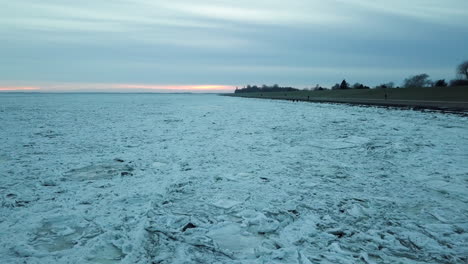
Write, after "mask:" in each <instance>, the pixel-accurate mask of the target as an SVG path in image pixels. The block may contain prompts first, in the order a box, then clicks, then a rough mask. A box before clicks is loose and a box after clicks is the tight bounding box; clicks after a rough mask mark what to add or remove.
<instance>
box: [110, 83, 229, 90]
mask: <svg viewBox="0 0 468 264" xmlns="http://www.w3.org/2000/svg"><path fill="white" fill-rule="evenodd" d="M114 87H115V88H120V89H150V90H198V91H201V90H204V91H211V90H230V89H234V86H229V85H146V84H119V85H115V86H114Z"/></svg>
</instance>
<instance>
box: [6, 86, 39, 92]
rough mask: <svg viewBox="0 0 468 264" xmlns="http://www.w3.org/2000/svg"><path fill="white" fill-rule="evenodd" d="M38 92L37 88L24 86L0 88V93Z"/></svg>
mask: <svg viewBox="0 0 468 264" xmlns="http://www.w3.org/2000/svg"><path fill="white" fill-rule="evenodd" d="M33 90H40V88H39V87H32V86H24V87H2V86H0V91H33Z"/></svg>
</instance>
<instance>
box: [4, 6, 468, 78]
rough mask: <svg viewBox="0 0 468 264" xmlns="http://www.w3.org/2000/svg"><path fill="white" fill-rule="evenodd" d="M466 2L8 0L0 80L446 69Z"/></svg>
mask: <svg viewBox="0 0 468 264" xmlns="http://www.w3.org/2000/svg"><path fill="white" fill-rule="evenodd" d="M466 10H468V1H463V0H448V1H437V0H429V1H427V0H414V1H403V0H395V1H391V2H389V1H383V0H374V1H371V0H346V1H345V0H331V1H326V2H325V1H315V0H292V1H279V0H269V1H266V0H257V1H246V0H238V1H227V0H221V1H220V0H217V1H214V0H213V1H210V0H200V1H184V0H181V1H169V0H159V1H150V0H133V1H129V0H120V1H105V2H102V1H91V0H79V1H73V2H71V1H67V2H64V1H60V0H44V1H36V0H22V1H9V2H6V3H4V4H2V8H1V9H0V17H2V19H1V20H0V43H1V44H0V45H1V49H0V57H1V58H2V63H1V64H0V86H5V85H3V84H8V85H10V86H11V85H16V86H22V84H24V83H26V84H27V85H28V86H34V85H35V83H58V84H60V83H75V84H77V86H79V84H80V83H82V84H83V86H85V84H86V83H88V84H89V83H104V84H107V83H114V84H118V83H121V84H122V83H136V84H141V85H152V86H164V87H170V86H174V85H192V86H193V85H206V84H223V85H228V86H236V85H243V84H247V83H256V84H262V83H267V84H273V83H279V84H284V85H297V86H306V85H307V86H312V85H315V84H317V83H320V84H323V85H330V84H332V83H335V82H338V81H339V80H340V79H342V78H346V79H348V80H349V81H351V82H354V81H360V82H365V83H369V84H371V85H372V84H378V83H379V82H387V81H395V82H399V81H401V80H402V79H403V78H404V77H406V76H408V75H411V74H417V73H420V72H427V73H429V74H431V75H432V77H433V78H452V77H454V68H455V66H456V64H457V63H459V62H461V61H462V60H465V59H468V52H467V50H466V47H465V46H466V45H465V44H466V43H468V24H467V19H466V18H467V17H468V11H466ZM65 86H66V85H65ZM65 86H64V87H65ZM223 87H224V86H223Z"/></svg>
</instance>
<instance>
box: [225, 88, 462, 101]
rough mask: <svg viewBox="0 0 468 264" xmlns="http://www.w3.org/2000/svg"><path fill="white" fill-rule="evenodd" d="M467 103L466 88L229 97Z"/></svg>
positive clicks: (270, 93) (258, 94)
mask: <svg viewBox="0 0 468 264" xmlns="http://www.w3.org/2000/svg"><path fill="white" fill-rule="evenodd" d="M385 92H387V96H388V100H418V101H446V102H468V87H428V88H393V89H368V90H365V89H362V90H361V89H348V90H325V91H296V92H266V93H238V94H229V95H231V96H238V97H249V98H269V99H291V100H292V99H297V100H307V97H309V98H310V100H321V99H323V100H325V99H326V100H333V99H340V100H342V99H384V96H385Z"/></svg>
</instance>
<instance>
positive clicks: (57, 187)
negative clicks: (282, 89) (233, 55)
mask: <svg viewBox="0 0 468 264" xmlns="http://www.w3.org/2000/svg"><path fill="white" fill-rule="evenodd" d="M467 121H468V119H467V118H466V117H460V116H454V115H443V114H439V113H421V112H414V111H404V110H388V109H381V108H364V107H351V106H344V105H329V104H308V103H291V102H282V101H268V100H255V99H240V98H229V97H220V96H215V95H135V94H133V95H118V94H114V95H111V94H107V95H105V94H101V95H96V94H94V95H92V94H69V95H57V94H56V95H14V94H10V95H1V96H0V124H1V125H0V146H1V148H0V175H1V177H0V205H1V207H0V230H1V231H0V236H1V237H0V262H1V263H302V264H306V263H466V262H467V261H468V251H467V249H468V206H467V202H468V196H467V195H466V194H467V193H468V162H466V161H467V160H468V149H467V146H468V133H467V131H468V122H467Z"/></svg>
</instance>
